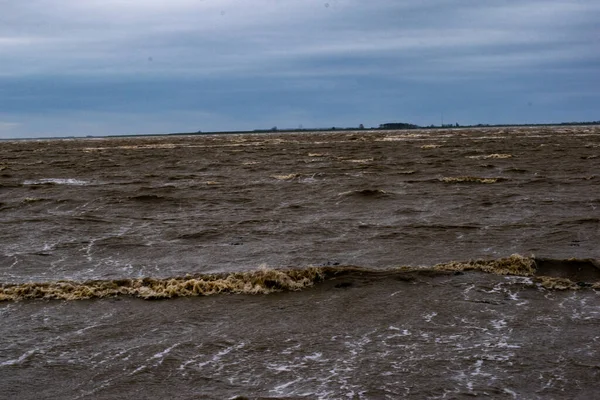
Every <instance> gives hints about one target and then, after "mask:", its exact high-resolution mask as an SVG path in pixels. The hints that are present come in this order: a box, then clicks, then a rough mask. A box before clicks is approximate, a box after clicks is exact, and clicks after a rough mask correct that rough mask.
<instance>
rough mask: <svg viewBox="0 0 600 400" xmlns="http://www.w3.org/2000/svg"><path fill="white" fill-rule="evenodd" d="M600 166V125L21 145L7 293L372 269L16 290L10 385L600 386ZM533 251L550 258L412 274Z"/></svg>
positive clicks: (5, 213) (303, 391)
mask: <svg viewBox="0 0 600 400" xmlns="http://www.w3.org/2000/svg"><path fill="white" fill-rule="evenodd" d="M599 156H600V129H599V128H597V127H577V128H531V129H513V128H511V129H485V130H484V129H481V130H445V131H431V132H427V131H387V132H381V131H378V132H364V133H357V132H338V133H327V134H325V133H312V134H311V133H302V134H281V135H273V134H270V135H245V136H241V135H229V136H226V135H222V136H193V137H154V138H119V139H85V140H83V139H81V140H51V141H14V142H10V141H5V142H0V223H1V226H2V229H1V231H0V284H3V286H2V291H3V294H2V296H4V297H2V298H4V299H6V300H9V299H10V298H19V296H16V297H10V296H8V295H7V294H6V293H8V291H9V290H13V292H14V290H15V288H17V289H18V290H21V292H20V293H21V295H22V294H23V293H25V292H26V293H29V294H31V293H37V294H36V295H35V296H34V295H32V296H30V297H43V296H45V294H44V293H43V292H42V289H40V288H43V287H44V285H46V286H47V285H48V284H50V283H51V282H55V281H58V280H69V281H73V282H71V283H68V284H61V285H62V286H61V287H62V288H63V289H64V287H65V286H68V285H74V284H77V283H81V282H85V281H90V280H95V281H101V282H103V284H107V285H113V286H114V287H117V288H120V289H117V290H124V289H122V288H123V287H127V285H130V286H131V285H133V284H132V283H131V282H134V281H135V282H145V281H144V279H143V278H149V279H154V280H156V279H158V280H160V279H161V278H168V277H174V276H185V275H198V274H199V275H198V276H202V277H203V279H208V278H207V277H209V276H210V275H209V274H211V273H219V274H222V275H220V276H227V275H226V274H227V273H232V272H236V271H253V270H256V269H257V268H259V267H261V266H262V268H263V269H264V267H269V268H280V267H288V268H293V270H294V271H298V270H300V271H304V270H305V269H306V268H308V267H309V266H338V265H339V266H345V265H356V266H359V267H361V268H363V269H360V270H354V272H352V271H350V272H348V271H346V272H344V273H342V274H340V275H336V276H332V277H330V278H328V279H325V280H317V281H314V282H313V281H311V282H310V285H313V286H311V287H308V288H306V289H304V290H302V291H283V292H279V293H272V294H266V295H246V294H238V295H233V294H222V295H216V296H208V297H185V298H173V299H170V300H163V301H147V300H141V299H137V298H133V297H131V296H117V297H112V296H113V295H114V292H111V293H112V294H111V297H108V298H102V299H90V300H77V301H60V300H22V301H18V302H12V301H4V302H2V303H0V315H1V318H2V319H1V320H2V325H1V327H0V384H1V388H2V392H3V396H5V397H7V398H19V399H26V398H40V397H41V398H107V399H108V398H111V399H112V398H133V397H139V398H183V399H188V398H189V399H197V398H206V399H213V398H214V399H222V398H235V397H236V396H246V397H248V398H302V399H313V398H314V399H317V398H321V399H339V398H350V399H379V398H381V399H384V398H387V399H395V398H402V397H412V398H462V397H471V396H473V395H478V396H488V397H493V398H540V399H546V398H581V399H587V398H594V397H595V396H596V393H598V391H599V390H600V383H598V382H600V380H599V378H600V363H599V362H598V360H600V354H599V353H600V351H599V349H600V329H599V328H600V297H599V296H600V292H599V291H598V290H597V288H598V282H600V275H599V274H600V269H598V262H597V261H595V260H598V259H600V247H599V246H598V243H600V240H599V239H600V225H599V221H600V208H599V207H600V175H599V173H598V171H600V157H599ZM515 253H516V254H521V255H524V256H526V257H531V258H528V259H529V260H533V261H534V263H535V268H537V270H536V272H534V273H531V274H520V275H525V276H513V275H509V276H503V275H496V274H489V273H482V272H457V273H456V274H455V273H454V272H452V271H449V272H444V271H439V270H438V271H435V270H432V269H423V270H422V271H421V272H419V271H412V272H406V273H398V272H394V270H392V268H393V267H397V266H402V265H411V266H419V265H423V266H433V265H434V264H437V263H442V262H449V261H451V260H470V259H476V258H483V259H487V260H492V261H493V260H498V259H502V258H504V257H508V256H510V255H511V254H515ZM338 268H340V270H342V271H344V268H343V267H338ZM364 268H367V269H368V270H364ZM266 271H270V270H268V269H267V270H266ZM376 271H380V272H376ZM491 272H497V271H496V270H493V271H491ZM243 274H244V273H242V275H243ZM528 275H531V276H528ZM543 276H551V277H557V278H559V279H562V278H569V279H570V280H569V281H568V284H566V285H563V286H564V287H569V288H578V289H579V290H574V289H569V290H564V291H561V290H556V289H551V287H552V286H551V285H550V286H549V285H546V284H544V282H545V281H543V279H545V278H542V277H543ZM127 279H129V281H127V282H129V283H123V282H125V280H127ZM163 281H164V282H168V280H166V279H165V280H163ZM26 283H29V286H28V288H27V289H24V287H25V286H24V284H26ZM267 283H268V282H267ZM139 285H142V286H143V288H142V289H144V290H146V289H145V288H146V286H144V285H145V284H139ZM248 285H249V286H248ZM252 285H254V284H247V285H246V286H244V285H243V284H242V286H243V287H242V289H243V290H238V291H237V292H253V288H255V287H254V286H252ZM269 285H270V286H269ZM277 285H278V284H273V283H268V285H267V286H269V288H271V289H273V290H276V289H278V288H280V287H279V286H277ZM310 285H308V286H310ZM594 285H595V286H594ZM88 286H89V285H88ZM558 286H560V285H558ZM86 287H87V286H86ZM555 287H557V286H555ZM594 287H595V288H596V289H594ZM11 288H12V289H11ZM32 288H33V289H32ZM36 288H37V289H36ZM246 289H247V290H246ZM61 290H62V289H61ZM64 290H72V289H64ZM85 290H88V289H85ZM190 290H191V289H190ZM254 291H257V290H254ZM11 293H12V292H11ZM40 293H41V294H40ZM77 293H79V292H77ZM82 293H83V294H82V295H79V294H78V295H77V296H79V297H94V296H95V295H92V294H90V293H91V292H89V290H88V292H82ZM86 293H87V295H86ZM121 293H124V292H123V291H121ZM186 293H187V292H186ZM77 296H75V297H70V298H77ZM21 297H23V296H21ZM67 297H68V296H67ZM142 297H143V296H142Z"/></svg>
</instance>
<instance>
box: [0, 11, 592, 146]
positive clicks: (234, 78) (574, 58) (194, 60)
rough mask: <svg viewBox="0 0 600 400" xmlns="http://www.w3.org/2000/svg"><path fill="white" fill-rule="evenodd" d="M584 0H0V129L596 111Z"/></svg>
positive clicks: (463, 120)
mask: <svg viewBox="0 0 600 400" xmlns="http://www.w3.org/2000/svg"><path fill="white" fill-rule="evenodd" d="M598 21H600V1H597V0H543V1H538V0H528V1H525V0H486V1H482V0H452V1H450V0H419V1H417V0H413V1H402V0H372V1H366V0H326V1H323V0H319V1H317V0H314V1H313V0H218V1H217V0H193V1H192V0H170V1H168V2H167V1H162V0H161V1H158V0H128V1H125V0H121V1H117V0H86V1H80V0H28V1H16V0H0V138H27V137H56V136H87V135H120V134H148V133H170V132H196V131H203V132H207V131H229V130H254V129H270V128H272V127H274V126H276V127H278V128H279V129H284V128H299V127H302V128H325V127H332V126H336V127H356V126H358V125H359V124H364V126H365V127H371V126H379V124H382V123H387V122H407V123H414V124H418V125H430V124H436V125H439V124H440V123H441V121H442V120H443V121H444V123H453V124H454V123H459V124H478V123H489V124H499V123H523V124H527V123H553V122H564V121H595V120H600V23H599V22H598Z"/></svg>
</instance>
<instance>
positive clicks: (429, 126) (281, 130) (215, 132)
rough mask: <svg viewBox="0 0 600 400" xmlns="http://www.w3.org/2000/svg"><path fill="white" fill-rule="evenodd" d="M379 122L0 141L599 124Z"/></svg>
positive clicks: (589, 124)
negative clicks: (324, 126)
mask: <svg viewBox="0 0 600 400" xmlns="http://www.w3.org/2000/svg"><path fill="white" fill-rule="evenodd" d="M393 124H394V123H391V124H381V125H380V126H379V127H369V128H367V127H364V128H358V127H337V126H336V127H331V128H314V129H310V128H302V129H298V128H296V129H291V128H290V129H254V130H245V131H206V132H204V131H196V132H170V133H131V134H122V135H85V136H47V137H44V136H38V137H28V138H0V142H1V141H11V140H56V139H59V140H60V139H103V138H133V137H161V136H195V135H198V136H202V135H244V134H265V133H303V132H372V131H389V130H394V131H404V130H423V129H427V130H439V129H481V128H528V127H531V128H534V127H561V126H564V127H573V126H596V125H600V121H588V122H559V123H543V124H477V125H456V124H454V125H453V124H448V125H428V126H419V125H412V124H398V125H410V126H409V127H401V128H396V127H393V128H392V127H383V126H384V125H393Z"/></svg>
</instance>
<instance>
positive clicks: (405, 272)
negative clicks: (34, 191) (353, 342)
mask: <svg viewBox="0 0 600 400" xmlns="http://www.w3.org/2000/svg"><path fill="white" fill-rule="evenodd" d="M469 271H476V272H482V273H490V274H496V275H515V276H523V277H530V278H531V279H530V282H531V283H530V285H532V286H535V287H543V288H545V289H555V290H577V289H582V288H591V289H594V290H600V263H599V262H598V261H597V260H593V259H574V258H573V259H566V260H556V259H546V258H533V257H523V256H520V255H517V254H515V255H512V256H510V257H506V258H500V259H495V260H471V261H466V262H458V261H451V262H448V263H442V264H436V265H434V266H433V267H397V268H391V269H385V270H377V269H369V268H362V267H357V266H331V265H328V266H321V267H308V268H301V269H269V268H261V269H258V270H254V271H246V272H233V273H229V274H205V275H194V276H192V275H187V276H184V277H173V278H137V279H116V280H93V281H87V282H75V281H57V282H41V283H17V284H0V301H20V300H30V299H46V300H51V299H58V300H79V299H92V298H104V297H115V296H131V297H138V298H142V299H147V300H152V299H169V298H176V297H190V296H208V295H213V294H223V293H232V294H269V293H274V292H281V291H298V290H302V289H306V288H309V287H311V286H313V285H315V284H317V283H320V282H324V281H327V280H333V279H337V280H339V283H337V284H335V287H337V288H345V287H350V286H352V285H353V281H356V280H365V279H366V280H375V279H395V280H400V281H411V280H414V279H415V278H416V277H417V276H421V277H435V276H441V275H453V274H462V273H465V272H469ZM340 278H344V279H341V280H340Z"/></svg>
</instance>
